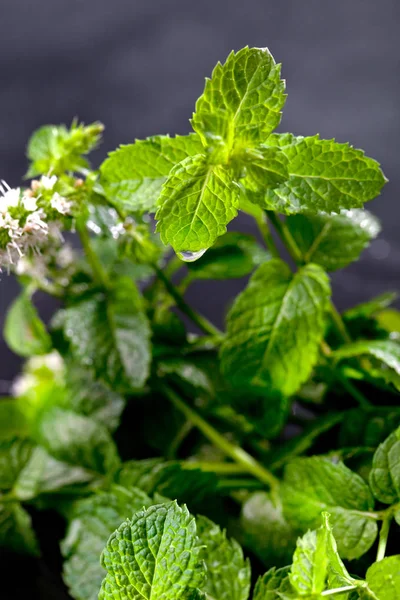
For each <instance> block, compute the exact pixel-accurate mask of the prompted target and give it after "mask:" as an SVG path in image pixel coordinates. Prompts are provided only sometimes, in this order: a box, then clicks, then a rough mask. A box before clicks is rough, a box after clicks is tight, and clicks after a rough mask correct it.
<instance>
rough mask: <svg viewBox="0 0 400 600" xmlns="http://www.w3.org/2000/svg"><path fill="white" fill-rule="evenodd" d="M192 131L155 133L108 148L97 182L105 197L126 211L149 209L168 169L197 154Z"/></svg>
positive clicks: (199, 146)
mask: <svg viewBox="0 0 400 600" xmlns="http://www.w3.org/2000/svg"><path fill="white" fill-rule="evenodd" d="M202 151H203V145H202V143H201V141H200V138H199V137H198V136H197V135H196V134H190V135H186V136H183V135H177V136H176V137H172V138H171V137H169V136H168V135H159V136H154V137H150V138H147V139H145V140H137V141H136V142H135V143H134V144H129V145H127V146H121V147H120V148H118V150H116V151H115V152H111V153H110V154H109V156H108V158H107V159H106V160H105V161H104V162H103V164H102V165H101V167H100V173H101V179H100V183H101V185H102V186H103V188H104V191H105V194H106V196H107V198H108V200H109V201H110V202H111V203H112V204H114V205H115V206H117V207H118V208H120V209H123V210H126V211H130V212H139V213H141V212H153V211H154V210H155V208H156V206H157V199H158V196H159V195H160V192H161V187H162V185H163V183H164V182H165V181H166V179H167V177H168V175H169V172H170V171H171V169H172V168H173V167H174V166H175V165H176V164H177V163H180V162H181V161H182V160H183V159H184V158H187V157H188V156H193V155H194V154H199V153H201V152H202Z"/></svg>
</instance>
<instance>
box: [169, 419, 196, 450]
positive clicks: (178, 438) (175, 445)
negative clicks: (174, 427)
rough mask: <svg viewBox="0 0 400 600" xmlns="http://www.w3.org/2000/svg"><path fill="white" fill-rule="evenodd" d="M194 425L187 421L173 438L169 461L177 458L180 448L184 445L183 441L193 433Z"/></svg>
mask: <svg viewBox="0 0 400 600" xmlns="http://www.w3.org/2000/svg"><path fill="white" fill-rule="evenodd" d="M192 428H193V425H192V423H190V421H185V422H184V423H183V425H182V427H180V429H179V430H178V432H177V434H176V435H175V437H174V438H173V440H172V442H171V443H170V445H169V448H168V452H167V457H168V459H169V460H173V459H174V458H176V455H177V452H178V450H179V446H180V445H181V444H182V442H183V440H184V439H185V438H186V437H187V436H188V435H189V433H190V432H191V431H192Z"/></svg>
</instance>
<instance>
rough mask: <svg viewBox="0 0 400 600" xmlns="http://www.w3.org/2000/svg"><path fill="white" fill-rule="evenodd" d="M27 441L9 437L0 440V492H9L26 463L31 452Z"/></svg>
mask: <svg viewBox="0 0 400 600" xmlns="http://www.w3.org/2000/svg"><path fill="white" fill-rule="evenodd" d="M32 446H33V444H32V442H31V441H30V440H28V439H19V438H17V437H11V438H8V439H4V440H0V490H10V489H11V488H12V487H13V485H14V483H15V482H16V481H17V479H18V476H19V474H20V472H21V471H22V469H23V468H24V467H25V465H26V464H27V463H28V461H29V458H30V456H31V452H32Z"/></svg>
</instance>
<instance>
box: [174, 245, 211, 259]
mask: <svg viewBox="0 0 400 600" xmlns="http://www.w3.org/2000/svg"><path fill="white" fill-rule="evenodd" d="M205 252H207V248H204V250H198V251H197V252H190V251H189V250H182V251H181V252H177V254H178V256H179V258H180V259H181V260H183V261H185V262H194V261H195V260H198V259H199V258H201V257H202V256H203V254H204V253H205Z"/></svg>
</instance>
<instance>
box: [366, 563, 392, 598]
mask: <svg viewBox="0 0 400 600" xmlns="http://www.w3.org/2000/svg"><path fill="white" fill-rule="evenodd" d="M366 579H367V583H368V588H369V589H370V590H371V592H372V593H373V594H375V595H374V596H372V598H373V599H374V600H375V599H376V600H398V598H399V590H400V555H399V554H397V555H395V556H388V557H387V558H384V559H383V560H380V561H379V562H376V563H374V564H373V565H371V566H370V568H369V569H368V571H367V577H366ZM366 597H368V598H370V597H371V596H366Z"/></svg>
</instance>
